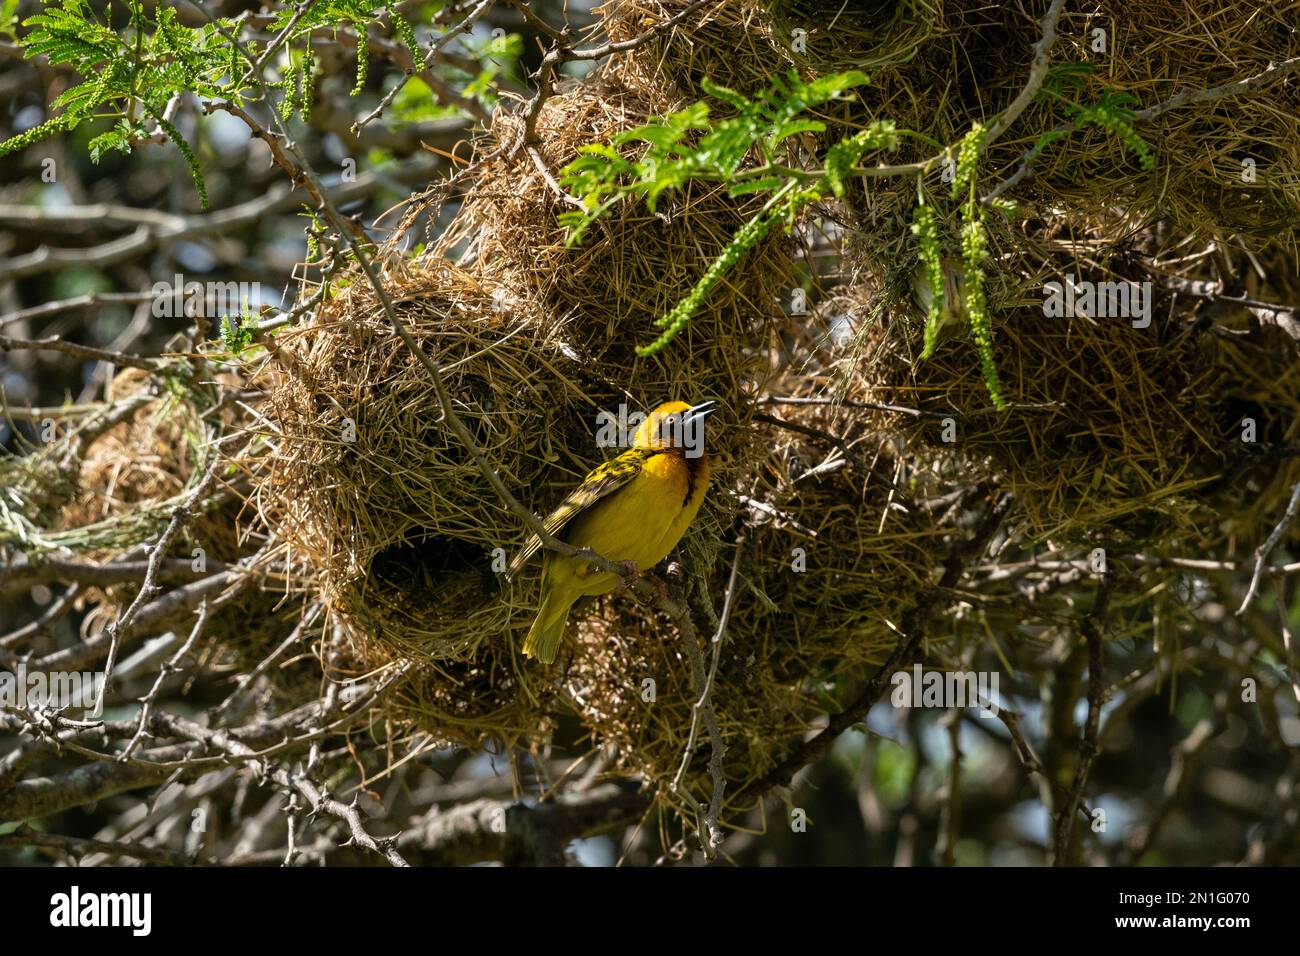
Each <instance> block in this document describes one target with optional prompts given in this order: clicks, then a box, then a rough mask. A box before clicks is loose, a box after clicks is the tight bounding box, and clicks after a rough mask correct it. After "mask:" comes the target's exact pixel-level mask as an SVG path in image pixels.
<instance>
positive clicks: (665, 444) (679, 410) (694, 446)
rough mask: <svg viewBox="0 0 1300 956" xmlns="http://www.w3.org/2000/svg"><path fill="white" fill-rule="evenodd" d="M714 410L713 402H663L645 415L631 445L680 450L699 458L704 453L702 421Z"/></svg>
mask: <svg viewBox="0 0 1300 956" xmlns="http://www.w3.org/2000/svg"><path fill="white" fill-rule="evenodd" d="M717 410H718V403H717V402H701V403H700V404H698V405H687V404H686V403H685V402H664V403H663V404H662V405H660V406H659V407H658V408H656V409H655V410H654V411H652V412H651V413H650V414H649V415H648V416H646V420H645V421H644V422H642V423H641V427H640V428H638V429H637V430H636V437H635V438H634V439H633V441H632V444H633V445H635V446H636V447H637V448H646V449H651V450H655V451H663V450H672V449H681V451H682V452H683V454H685V455H686V457H687V458H699V457H700V456H701V455H703V454H704V421H705V419H707V418H708V417H709V416H710V415H712V414H713V413H714V412H715V411H717Z"/></svg>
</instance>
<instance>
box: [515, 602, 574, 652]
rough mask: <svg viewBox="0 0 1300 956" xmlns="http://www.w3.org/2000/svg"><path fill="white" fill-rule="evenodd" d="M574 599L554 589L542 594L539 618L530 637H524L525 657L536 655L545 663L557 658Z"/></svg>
mask: <svg viewBox="0 0 1300 956" xmlns="http://www.w3.org/2000/svg"><path fill="white" fill-rule="evenodd" d="M573 601H574V599H573V598H566V597H565V596H563V595H560V594H556V593H555V592H554V591H552V590H547V591H546V593H545V594H543V595H542V606H541V607H540V608H539V609H538V611H537V619H536V620H535V621H533V626H532V627H531V628H529V629H528V637H526V638H524V656H525V657H535V658H537V659H538V660H539V661H541V662H542V663H543V664H550V663H552V662H553V661H554V660H555V655H556V653H557V652H558V651H559V650H560V638H562V637H563V636H564V625H565V622H566V621H568V619H569V608H571V607H573Z"/></svg>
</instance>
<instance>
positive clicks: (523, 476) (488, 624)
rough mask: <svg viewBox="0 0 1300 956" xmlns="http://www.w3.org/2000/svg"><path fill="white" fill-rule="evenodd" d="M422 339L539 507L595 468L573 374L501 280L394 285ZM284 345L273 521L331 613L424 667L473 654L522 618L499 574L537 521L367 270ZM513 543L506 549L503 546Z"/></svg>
mask: <svg viewBox="0 0 1300 956" xmlns="http://www.w3.org/2000/svg"><path fill="white" fill-rule="evenodd" d="M384 279H385V282H386V284H387V288H388V289H389V290H390V294H391V295H392V297H393V301H394V304H395V307H396V308H397V310H398V313H399V314H400V316H401V317H402V320H403V321H404V322H405V323H406V324H407V326H408V327H409V330H410V332H411V335H412V336H413V337H414V338H415V340H416V341H417V342H419V343H420V345H421V347H422V348H424V349H426V350H427V351H428V353H429V354H430V355H431V356H433V357H434V358H435V359H436V360H437V361H438V362H439V364H440V366H441V367H442V368H443V369H444V377H445V382H446V385H447V388H448V390H449V391H450V393H451V395H453V396H454V400H455V402H456V409H457V411H458V413H459V416H460V418H461V420H462V421H463V422H464V423H465V424H466V426H467V427H468V428H469V429H470V431H471V432H472V433H473V435H474V439H475V441H476V442H478V444H479V446H480V447H481V448H482V449H483V451H484V452H485V454H486V455H487V456H488V458H489V460H491V461H492V463H493V465H494V467H495V468H496V470H497V473H498V474H499V475H500V476H501V478H502V480H503V481H504V482H505V483H506V485H507V487H509V488H510V489H511V490H512V491H513V492H514V493H515V494H517V495H520V496H521V497H523V498H524V499H525V500H526V501H528V502H532V501H533V500H534V498H538V497H541V495H540V492H541V491H543V490H544V489H546V488H547V487H549V485H550V483H551V482H553V481H555V480H557V478H559V477H561V476H563V475H564V474H565V473H566V472H568V473H569V474H572V473H574V472H577V471H578V470H579V469H581V468H582V467H583V465H584V463H583V462H580V461H578V460H577V459H576V458H575V457H574V456H573V455H572V453H571V449H573V448H574V447H576V446H578V445H580V444H581V442H580V441H579V440H578V438H577V435H578V433H580V432H583V431H585V429H586V427H587V423H588V421H589V419H590V417H591V412H590V411H589V409H588V408H587V407H586V401H585V400H584V398H583V393H582V391H581V389H580V388H579V387H578V386H577V384H576V383H575V381H574V379H573V378H572V376H573V375H574V373H575V371H576V369H575V366H574V363H573V362H572V360H570V359H567V358H566V357H565V356H563V355H562V354H561V353H560V352H559V351H557V350H556V349H555V347H554V346H553V345H552V344H551V343H550V341H549V340H548V339H547V338H546V336H545V335H544V334H543V332H542V330H541V328H540V326H539V325H538V324H537V323H535V322H532V323H530V322H528V321H526V320H525V319H522V318H521V317H520V316H519V315H518V313H517V312H515V313H509V314H508V313H507V312H506V311H504V310H503V309H502V307H501V300H500V299H499V298H497V299H494V298H493V286H490V285H485V284H484V283H482V282H480V281H479V280H478V279H476V278H474V277H471V276H470V275H468V274H467V273H465V272H462V271H460V270H457V269H453V268H450V267H446V268H441V269H438V268H427V269H415V270H406V269H403V268H400V267H396V266H394V267H393V268H390V269H389V270H387V271H386V273H385V276H384ZM345 282H346V285H345V287H344V288H342V289H340V290H339V291H338V294H337V295H336V296H335V297H333V298H331V299H330V300H329V301H328V302H327V303H325V304H324V305H323V306H322V308H321V309H320V311H319V313H318V314H317V315H316V316H315V318H314V319H313V320H312V321H311V322H309V323H307V324H306V325H304V326H302V327H299V328H296V329H293V330H291V331H289V332H286V333H285V334H283V335H281V336H279V337H278V342H277V345H278V348H277V352H276V357H275V361H273V362H272V363H271V364H269V365H268V367H267V369H266V371H265V372H264V375H266V376H267V381H268V383H269V384H270V388H271V394H270V397H269V399H268V403H267V412H266V418H267V421H268V423H269V425H270V428H271V429H272V434H271V436H270V437H271V441H272V444H273V446H274V449H275V451H274V453H273V455H272V456H271V457H270V459H269V460H268V461H267V462H266V463H265V466H264V467H263V469H262V474H261V475H260V476H259V478H258V483H257V489H256V498H257V504H258V508H259V511H260V513H261V514H262V516H263V518H264V519H265V520H266V521H267V523H268V525H269V526H270V527H271V528H273V529H274V531H275V533H276V534H277V535H278V536H279V538H280V539H282V540H283V541H285V542H286V543H287V544H288V545H289V547H290V552H291V554H292V556H293V557H294V558H295V559H305V560H306V561H307V563H308V564H309V565H310V567H311V568H312V569H313V571H314V572H315V573H316V575H318V577H319V583H320V587H321V589H322V591H323V593H324V595H325V597H326V599H327V602H328V604H329V606H330V607H331V609H332V610H333V611H334V612H335V613H337V614H340V615H342V616H343V617H344V618H345V619H346V620H347V621H348V623H349V624H351V625H353V626H354V627H355V629H356V630H357V631H358V632H359V633H362V634H366V635H371V636H373V637H375V638H380V639H382V640H384V641H385V642H388V643H389V644H390V645H392V646H394V647H395V648H397V649H399V650H401V651H403V652H406V653H409V654H412V655H415V656H416V657H419V658H425V659H430V658H435V657H436V658H439V659H452V658H458V659H461V660H465V659H469V658H470V657H472V656H473V653H474V650H475V648H476V647H477V645H478V644H479V643H480V642H481V641H483V640H484V639H486V638H488V637H491V638H493V639H502V638H504V637H505V636H506V635H507V634H508V633H509V631H510V622H511V618H512V615H513V611H514V610H515V608H514V606H513V602H512V601H511V600H510V599H509V595H502V594H500V593H498V582H497V574H496V573H494V570H493V565H494V559H495V565H496V568H497V570H498V571H499V570H504V557H503V556H504V555H508V554H509V553H510V552H511V551H512V550H513V548H514V547H516V546H517V545H518V543H519V542H520V541H521V540H522V527H521V524H520V522H519V520H518V519H517V518H515V517H513V516H512V515H511V514H510V513H509V512H508V511H507V510H506V509H505V508H504V507H503V505H502V503H501V501H500V499H499V498H498V497H497V495H496V493H495V492H494V491H493V490H492V488H491V487H490V486H489V485H488V484H487V482H486V481H485V480H484V478H483V476H482V474H481V473H480V471H479V469H478V467H477V466H476V465H475V463H474V461H473V460H472V459H471V457H470V455H469V452H468V451H467V450H466V449H465V447H464V445H463V444H462V443H461V442H460V440H459V439H458V438H457V437H456V436H455V434H454V433H453V432H452V430H451V428H450V426H449V425H448V424H447V422H446V421H445V420H444V418H443V415H442V408H441V404H440V402H439V400H438V396H437V393H436V390H435V387H434V383H433V381H432V379H431V378H430V376H429V373H428V371H427V370H426V369H425V368H424V367H423V366H422V365H421V364H420V363H419V362H418V360H417V359H416V358H415V356H414V355H413V354H412V353H411V352H410V351H409V350H408V349H407V347H406V346H405V345H404V344H403V343H402V341H401V340H400V338H398V336H397V335H396V334H395V333H394V332H393V330H392V327H391V326H390V325H389V323H388V320H387V318H386V316H385V313H384V311H383V308H382V305H381V303H380V302H379V301H378V300H377V299H376V297H375V296H374V293H373V291H372V290H371V288H370V287H369V285H368V283H366V282H365V280H364V278H363V277H358V278H356V279H354V280H345ZM498 549H500V550H498Z"/></svg>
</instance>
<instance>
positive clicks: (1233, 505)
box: [844, 276, 1300, 544]
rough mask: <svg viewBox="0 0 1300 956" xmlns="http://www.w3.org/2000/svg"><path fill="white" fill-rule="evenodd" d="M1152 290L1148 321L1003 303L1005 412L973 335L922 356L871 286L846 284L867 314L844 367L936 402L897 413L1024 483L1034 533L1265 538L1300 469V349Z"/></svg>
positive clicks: (977, 465)
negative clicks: (1282, 452) (1299, 451)
mask: <svg viewBox="0 0 1300 956" xmlns="http://www.w3.org/2000/svg"><path fill="white" fill-rule="evenodd" d="M1112 277H1113V276H1112ZM1153 294H1154V295H1155V296H1156V302H1155V305H1154V307H1153V310H1152V311H1153V319H1152V322H1151V325H1150V327H1148V328H1135V327H1134V326H1133V322H1132V321H1131V320H1130V319H1127V318H1122V317H1097V318H1090V317H1087V316H1079V315H1076V316H1072V317H1052V316H1047V315H1044V313H1043V308H1042V303H1041V300H1040V302H1039V303H1038V304H1037V305H1026V306H1021V307H1019V308H1005V309H1003V310H1002V311H1001V313H1000V321H999V322H998V323H997V324H996V326H995V335H994V342H993V344H994V357H995V361H996V363H997V367H998V373H999V376H1000V378H1001V382H1002V388H1003V394H1004V397H1005V399H1006V402H1007V404H1008V409H1007V410H1006V411H1004V412H998V411H996V410H995V409H994V408H993V407H992V405H991V402H990V398H989V393H988V389H987V386H986V384H985V381H984V378H983V375H982V374H981V370H980V363H979V358H978V353H977V349H976V347H975V344H974V342H973V341H972V340H971V338H970V336H969V334H968V333H965V332H964V331H961V332H958V333H956V334H953V335H951V336H950V337H948V338H946V339H944V340H942V341H941V344H940V345H939V347H938V350H937V351H936V353H935V355H934V356H933V357H932V358H930V359H929V360H925V361H922V360H921V358H920V353H921V344H922V343H921V331H920V324H919V322H918V321H916V320H915V319H914V318H913V316H912V313H909V312H908V311H907V309H906V308H904V309H903V310H900V311H892V310H890V309H888V308H883V309H882V308H880V300H879V298H878V297H876V296H874V295H873V294H872V293H871V292H868V291H867V290H865V289H863V288H858V289H857V290H854V291H850V292H846V293H845V296H844V297H845V298H846V299H849V300H852V299H854V297H855V296H859V298H858V299H857V301H856V302H849V303H847V304H846V305H845V306H844V308H845V309H846V311H848V312H850V313H852V314H854V315H855V316H856V317H857V318H858V319H859V320H861V321H862V323H863V324H862V327H861V328H860V331H859V342H858V349H857V351H856V352H855V353H854V355H853V357H852V358H851V359H850V360H848V361H846V362H845V366H844V371H845V374H846V375H847V376H848V377H849V378H850V379H852V381H853V382H855V383H856V384H855V385H853V386H852V387H851V388H850V391H851V393H852V395H853V396H854V397H856V398H859V399H863V400H867V401H876V402H884V403H890V404H895V405H900V406H907V407H910V408H913V409H915V410H917V411H918V412H920V413H921V414H920V415H913V414H906V413H898V414H895V415H894V416H893V418H894V427H895V428H896V429H897V430H898V432H899V434H901V435H902V436H903V437H904V440H905V442H906V443H907V446H908V447H909V449H911V450H912V451H913V452H914V453H916V454H918V455H923V456H937V459H938V460H940V461H944V462H946V463H947V467H948V468H949V469H955V470H956V471H961V472H964V473H966V474H972V473H974V474H986V475H988V476H989V477H990V478H991V479H994V480H996V481H998V482H999V483H1001V484H1002V485H1003V486H1004V487H1006V488H1007V489H1008V490H1009V491H1011V492H1013V493H1014V494H1015V495H1016V497H1017V499H1018V501H1019V503H1020V512H1019V514H1020V516H1021V519H1022V520H1024V522H1025V528H1026V530H1027V532H1028V533H1029V534H1030V535H1031V536H1033V537H1037V538H1041V539H1044V540H1052V541H1057V540H1060V541H1068V540H1074V541H1082V542H1086V541H1095V540H1097V536H1098V535H1099V534H1104V535H1105V536H1107V538H1108V539H1109V540H1111V541H1112V542H1116V543H1118V542H1127V543H1132V544H1151V543H1156V542H1162V541H1163V542H1167V541H1170V540H1173V539H1179V538H1181V539H1183V540H1200V539H1201V538H1202V536H1203V535H1204V534H1206V533H1212V534H1213V535H1214V536H1216V537H1217V535H1218V533H1219V532H1218V530H1217V526H1220V525H1221V526H1222V527H1224V528H1235V529H1237V530H1238V531H1241V532H1245V533H1248V534H1249V535H1250V536H1251V537H1254V536H1255V532H1254V531H1248V530H1247V529H1250V528H1251V527H1252V525H1253V524H1254V523H1255V522H1256V519H1258V518H1259V516H1260V515H1264V514H1268V513H1270V511H1275V510H1276V508H1277V507H1278V504H1279V500H1280V499H1284V497H1285V492H1286V489H1287V488H1288V487H1289V485H1290V483H1291V482H1293V481H1294V480H1295V479H1296V477H1300V472H1298V471H1297V468H1296V467H1295V464H1294V462H1288V461H1286V460H1282V461H1281V462H1279V461H1277V460H1276V458H1275V456H1273V455H1272V454H1271V453H1270V452H1269V451H1267V450H1268V449H1272V450H1273V451H1274V452H1276V450H1278V449H1281V448H1285V447H1287V446H1288V445H1292V444H1293V443H1294V442H1295V440H1296V437H1297V434H1298V432H1297V429H1300V398H1298V397H1297V396H1300V391H1298V390H1297V387H1298V386H1300V359H1298V358H1297V354H1296V349H1295V345H1294V343H1293V342H1291V341H1290V340H1289V339H1288V338H1287V336H1286V335H1285V333H1283V332H1281V331H1280V330H1278V329H1276V328H1261V327H1258V326H1256V327H1254V328H1251V327H1250V326H1249V324H1248V323H1246V322H1240V323H1233V322H1229V323H1227V325H1229V326H1230V325H1234V324H1240V325H1241V326H1242V327H1241V328H1239V329H1238V330H1236V331H1235V332H1233V331H1228V329H1227V328H1226V327H1224V326H1220V327H1218V328H1215V327H1209V326H1208V324H1207V323H1205V322H1202V321H1198V318H1197V306H1196V304H1195V303H1193V302H1190V301H1187V300H1181V299H1179V300H1172V299H1171V298H1170V296H1169V295H1168V294H1167V293H1160V292H1156V291H1153ZM1242 311H1243V313H1244V310H1242ZM1249 422H1253V423H1254V424H1253V426H1251V427H1249V428H1248V427H1247V426H1248V423H1249ZM1248 437H1249V438H1251V439H1253V440H1249V441H1248V440H1245V439H1246V438H1248ZM954 473H955V472H954ZM1252 516H1253V517H1252ZM1103 529H1104V530H1103Z"/></svg>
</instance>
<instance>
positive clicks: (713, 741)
mask: <svg viewBox="0 0 1300 956" xmlns="http://www.w3.org/2000/svg"><path fill="white" fill-rule="evenodd" d="M744 546H745V539H744V538H743V537H741V538H739V539H737V541H736V551H735V555H734V556H733V557H732V560H731V575H730V577H729V578H728V579H727V590H726V594H725V596H724V597H723V601H722V614H721V616H720V617H719V618H718V627H717V630H715V631H714V632H713V638H712V639H711V641H710V644H711V645H712V647H713V658H712V661H711V662H710V665H709V670H708V675H707V676H705V672H704V658H703V655H702V654H701V653H700V648H699V645H698V644H697V643H696V641H695V634H694V633H693V632H692V633H691V634H689V635H687V634H683V638H685V640H686V651H687V654H688V655H689V656H690V660H691V676H692V683H693V686H694V693H695V695H696V699H695V703H694V704H693V705H692V707H691V730H690V733H689V734H688V735H687V738H686V749H685V751H684V752H683V753H682V762H681V764H680V766H678V768H677V773H676V775H675V776H674V777H673V785H672V786H673V790H674V791H676V792H681V790H682V780H683V779H684V778H685V776H686V768H687V767H688V766H690V762H691V758H692V757H693V756H694V754H695V741H696V739H697V738H698V736H699V732H700V721H701V719H703V721H704V723H705V725H706V727H707V728H708V731H709V744H710V747H711V752H710V755H709V776H710V778H711V779H712V781H713V793H712V795H711V797H710V799H709V810H708V813H707V814H706V815H705V818H704V819H705V830H706V832H705V833H702V834H701V843H702V844H703V848H704V854H705V856H706V857H708V858H710V859H712V858H713V854H714V851H715V850H716V849H717V848H718V847H719V846H721V844H722V829H721V826H720V824H719V816H720V815H721V812H722V796H723V793H724V792H725V788H726V785H727V783H726V776H725V774H724V773H723V768H722V758H723V757H724V756H726V753H727V746H726V742H725V740H724V739H723V736H722V729H721V727H719V726H718V715H717V713H715V712H714V710H713V702H712V696H713V682H714V680H715V679H716V677H717V674H718V662H719V660H720V659H721V656H722V639H723V637H724V636H725V635H726V633H727V624H728V623H729V622H730V621H731V608H732V603H733V599H734V598H735V594H736V578H737V576H738V575H739V573H740V560H741V556H742V555H743V553H744Z"/></svg>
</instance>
